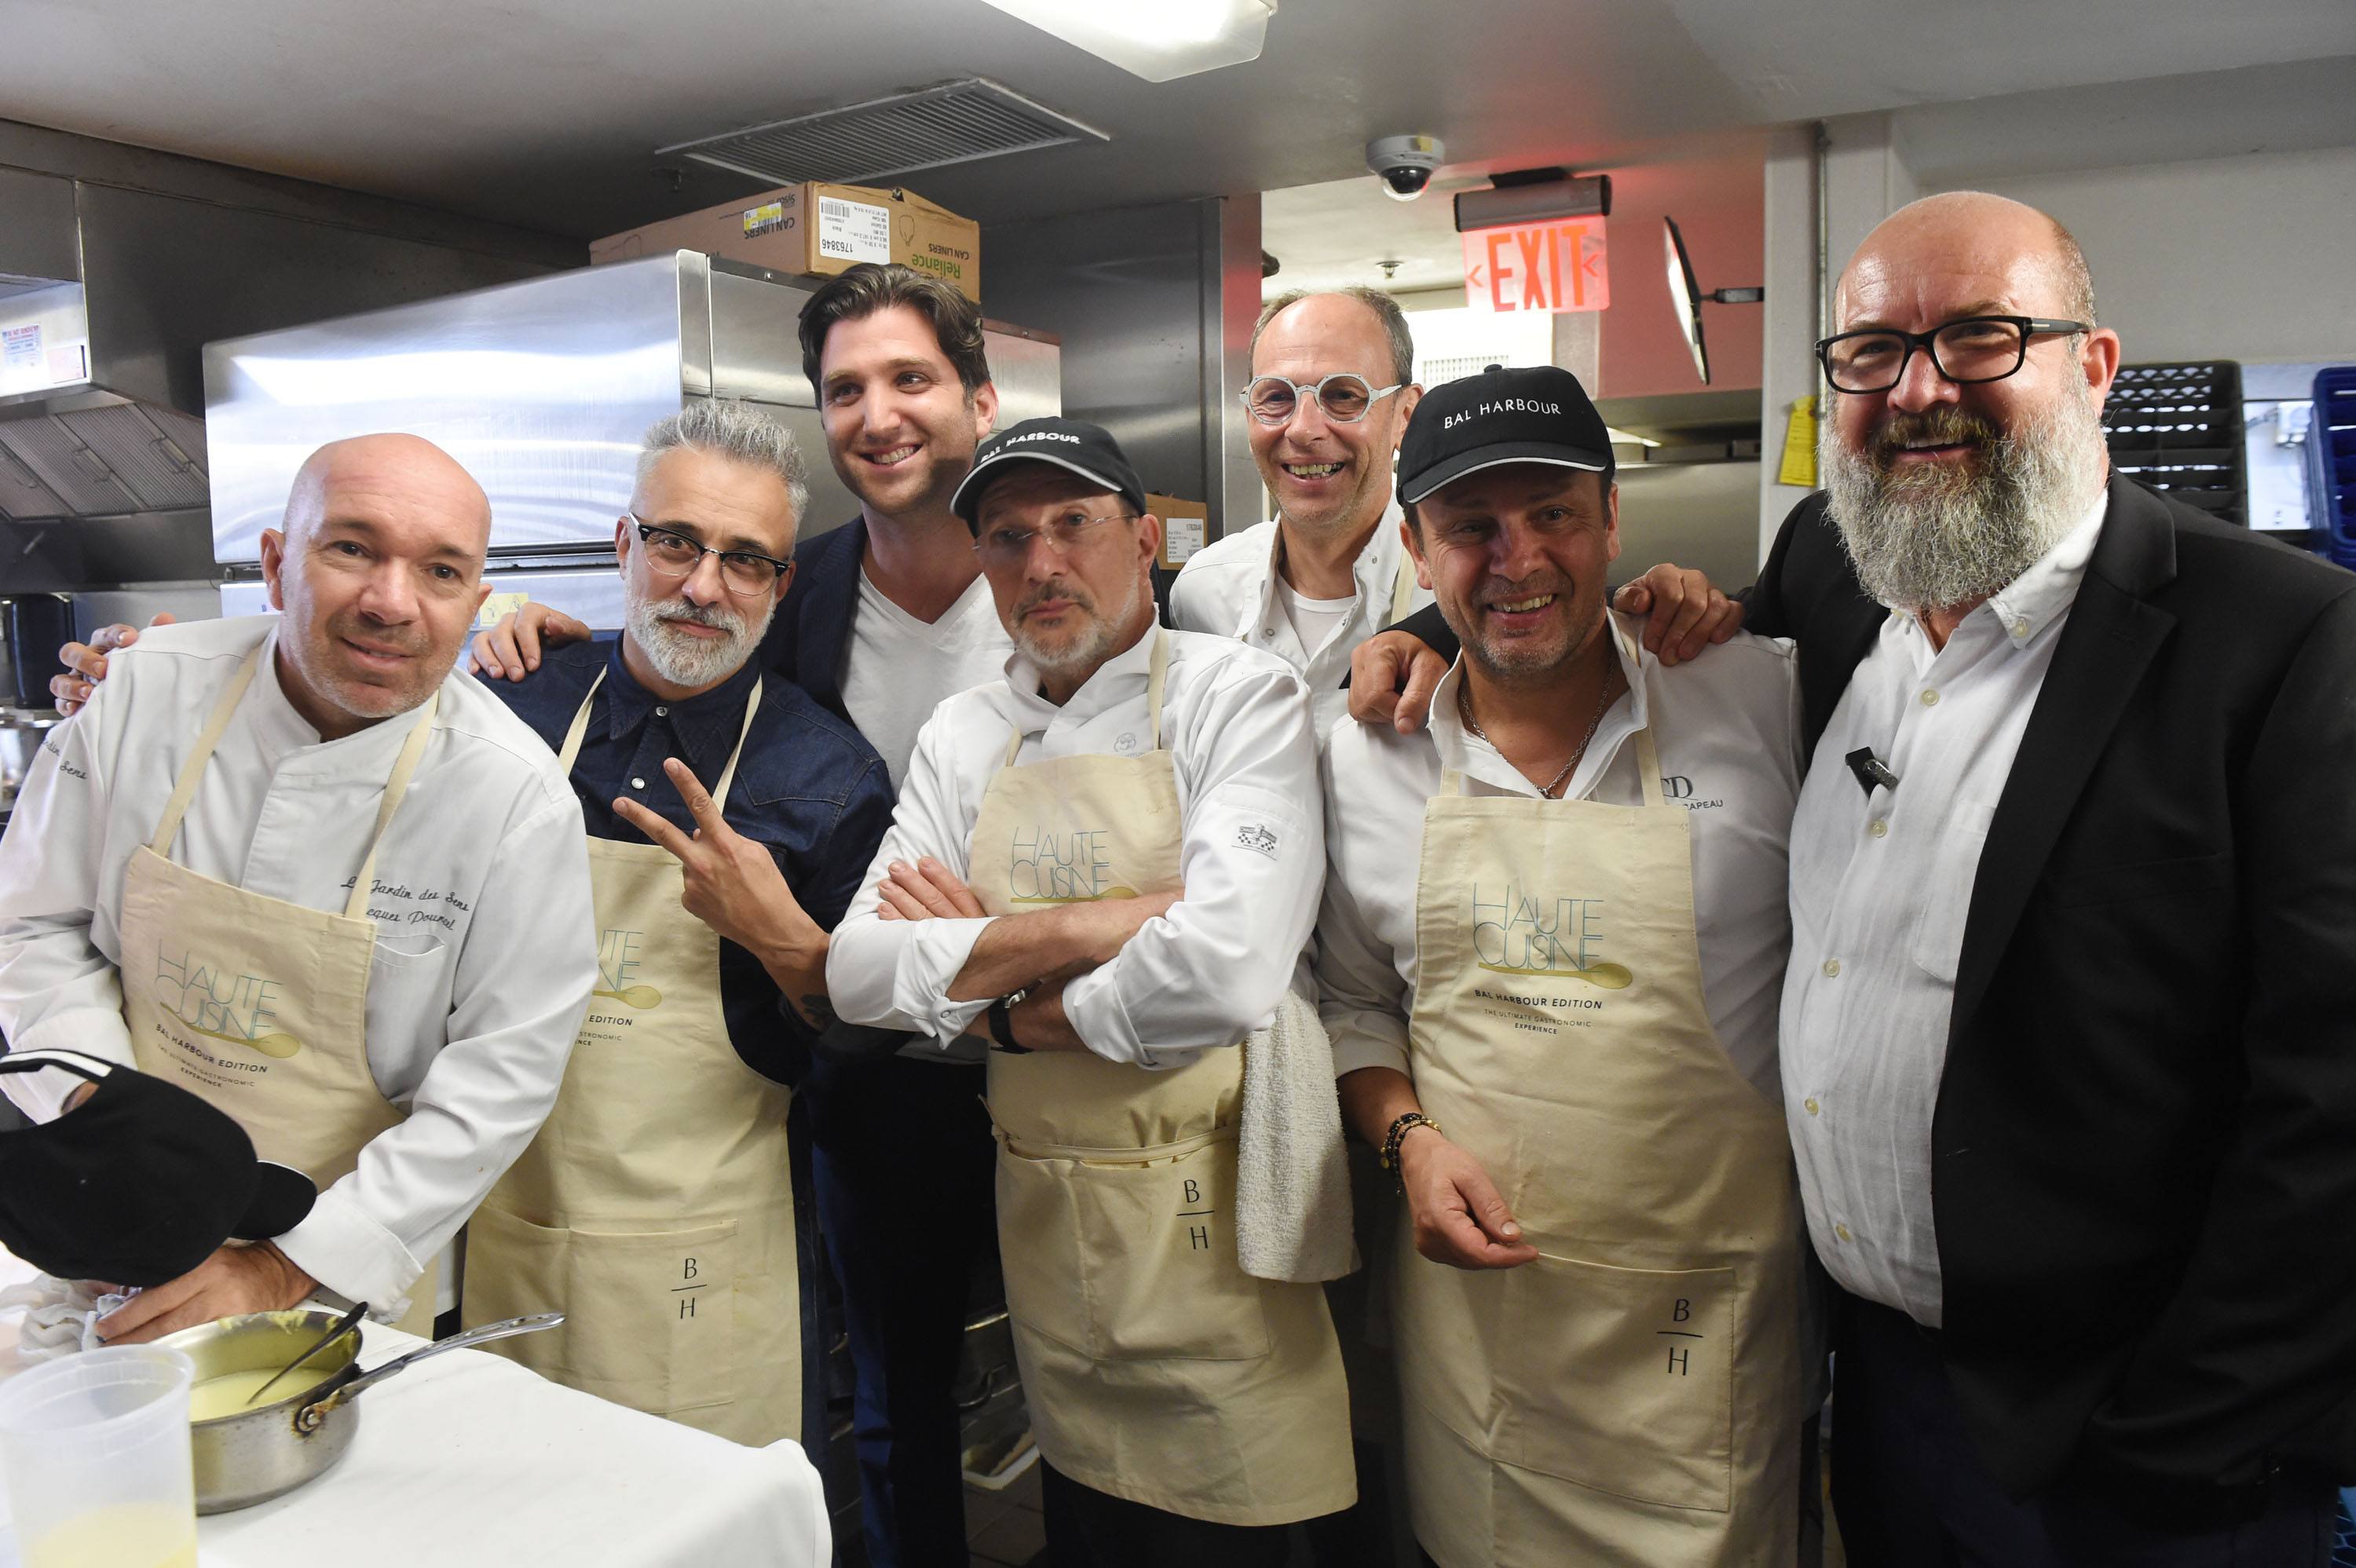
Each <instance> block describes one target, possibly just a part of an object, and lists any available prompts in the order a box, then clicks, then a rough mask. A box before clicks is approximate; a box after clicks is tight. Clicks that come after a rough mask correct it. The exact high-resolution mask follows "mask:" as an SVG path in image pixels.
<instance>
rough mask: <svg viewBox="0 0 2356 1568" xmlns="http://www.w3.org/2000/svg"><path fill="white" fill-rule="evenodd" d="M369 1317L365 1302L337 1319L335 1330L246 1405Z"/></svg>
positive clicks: (282, 1370) (276, 1375)
mask: <svg viewBox="0 0 2356 1568" xmlns="http://www.w3.org/2000/svg"><path fill="white" fill-rule="evenodd" d="M367 1316H368V1303H367V1302H365V1301H362V1302H359V1303H357V1304H356V1305H355V1306H354V1307H352V1309H351V1310H350V1311H349V1312H347V1313H345V1314H344V1315H343V1316H342V1317H339V1318H337V1319H336V1326H335V1327H334V1328H330V1329H328V1330H327V1332H326V1333H324V1334H322V1335H320V1336H319V1337H318V1338H317V1339H314V1340H313V1341H312V1342H311V1348H310V1349H307V1350H305V1351H304V1352H303V1353H302V1354H301V1355H299V1356H297V1357H295V1359H294V1360H291V1361H289V1362H287V1363H286V1364H285V1365H284V1366H283V1367H281V1368H279V1369H278V1371H276V1372H275V1373H273V1375H272V1376H271V1379H270V1381H268V1382H266V1383H264V1384H262V1386H261V1387H260V1388H258V1389H255V1390H254V1391H253V1392H252V1393H250V1394H247V1395H246V1396H245V1403H247V1404H249V1405H250V1404H252V1403H253V1402H254V1401H255V1400H257V1399H260V1398H261V1397H262V1395H263V1394H265V1393H268V1392H270V1391H271V1390H272V1389H273V1388H276V1387H277V1386H278V1380H279V1379H280V1378H283V1377H284V1376H285V1375H286V1374H287V1373H288V1372H291V1371H294V1370H295V1368H297V1367H299V1366H301V1365H302V1364H303V1363H304V1362H305V1361H307V1360H310V1359H311V1358H312V1357H314V1356H316V1355H317V1354H318V1353H319V1352H320V1351H322V1350H324V1349H327V1347H328V1346H330V1345H332V1344H334V1343H335V1342H336V1341H337V1340H338V1339H342V1338H343V1337H344V1336H345V1335H347V1334H348V1333H350V1332H351V1330H352V1325H353V1324H355V1323H357V1322H359V1320H360V1319H361V1318H363V1317H367Z"/></svg>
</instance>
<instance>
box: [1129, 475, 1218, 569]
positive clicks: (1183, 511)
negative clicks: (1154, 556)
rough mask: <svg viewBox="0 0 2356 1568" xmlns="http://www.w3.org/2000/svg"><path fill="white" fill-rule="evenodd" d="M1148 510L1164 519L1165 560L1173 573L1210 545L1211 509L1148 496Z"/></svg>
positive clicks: (1165, 563) (1167, 498)
mask: <svg viewBox="0 0 2356 1568" xmlns="http://www.w3.org/2000/svg"><path fill="white" fill-rule="evenodd" d="M1145 509H1146V510H1147V511H1149V512H1151V513H1152V514H1153V515H1154V516H1155V517H1160V518H1161V519H1162V561H1161V564H1162V566H1163V567H1164V568H1165V569H1167V570H1168V571H1177V570H1178V569H1179V568H1180V567H1182V566H1183V565H1185V564H1186V562H1187V560H1188V559H1189V558H1190V557H1192V556H1193V555H1194V552H1195V551H1196V550H1199V549H1202V548H1203V547H1204V546H1205V545H1206V544H1208V543H1210V542H1211V509H1210V508H1209V507H1206V506H1205V505H1204V504H1203V503H1202V502H1200V501H1184V500H1181V499H1179V498H1178V497H1177V496H1156V495H1152V494H1150V493H1149V494H1148V495H1147V496H1146V497H1145Z"/></svg>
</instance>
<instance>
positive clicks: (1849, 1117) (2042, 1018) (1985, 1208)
mask: <svg viewBox="0 0 2356 1568" xmlns="http://www.w3.org/2000/svg"><path fill="white" fill-rule="evenodd" d="M1836 309H1837V323H1836V325H1837V328H1838V330H1837V331H1836V332H1835V333H1834V335H1833V336H1831V337H1829V338H1827V339H1826V341H1825V342H1824V343H1822V344H1820V345H1819V346H1818V353H1819V357H1821V359H1822V361H1823V365H1824V368H1825V373H1826V379H1827V381H1828V383H1829V385H1830V392H1829V394H1828V397H1829V400H1830V402H1831V409H1830V417H1829V419H1828V420H1827V421H1826V427H1825V434H1824V458H1825V466H1826V477H1827V481H1828V485H1827V489H1828V494H1827V495H1826V496H1817V497H1812V498H1811V499H1809V500H1808V501H1806V502H1804V503H1803V504H1802V505H1801V507H1799V509H1798V510H1797V511H1795V512H1794V514H1793V516H1792V517H1791V518H1790V519H1789V520H1788V521H1787V522H1786V523H1785V525H1784V528H1783V534H1782V536H1781V537H1780V538H1779V539H1777V541H1776V544H1775V547H1774V550H1773V553H1772V555H1771V557H1770V558H1769V560H1768V563H1767V566H1766V570H1765V571H1764V573H1763V574H1762V577H1761V580H1760V582H1759V586H1758V588H1757V589H1756V590H1755V591H1754V592H1753V593H1752V595H1751V603H1750V623H1749V624H1750V628H1751V630H1753V631H1757V632H1763V633H1767V634H1770V635H1775V634H1783V635H1793V636H1795V637H1796V638H1797V639H1798V641H1799V645H1800V649H1801V665H1800V678H1801V690H1802V699H1803V707H1804V724H1805V731H1806V734H1807V736H1808V737H1809V738H1810V740H1811V741H1812V743H1813V747H1814V763H1813V765H1812V767H1811V769H1810V771H1809V773H1808V776H1807V779H1806V781H1805V783H1804V785H1803V787H1802V790H1801V795H1800V803H1799V807H1798V812H1797V815H1796V817H1795V820H1794V827H1793V832H1792V926H1793V944H1792V945H1793V951H1792V962H1791V967H1790V970H1789V972H1788V974H1787V976H1786V979H1785V984H1784V991H1783V1098H1784V1104H1785V1108H1786V1112H1787V1115H1788V1120H1789V1123H1790V1125H1791V1129H1792V1139H1793V1146H1794V1152H1795V1153H1796V1155H1797V1156H1798V1160H1799V1168H1800V1180H1801V1189H1802V1192H1803V1196H1804V1201H1805V1203H1806V1207H1807V1214H1808V1222H1809V1229H1810V1232H1812V1234H1813V1236H1814V1238H1815V1245H1816V1251H1817V1253H1818V1255H1819V1256H1820V1257H1821V1258H1822V1260H1823V1262H1824V1264H1825V1266H1826V1269H1827V1270H1829V1271H1830V1273H1831V1275H1832V1276H1833V1279H1834V1280H1835V1281H1836V1282H1837V1284H1838V1285H1840V1287H1841V1290H1842V1292H1843V1296H1844V1299H1843V1300H1842V1302H1841V1304H1840V1310H1839V1311H1838V1312H1837V1316H1836V1335H1835V1345H1836V1365H1837V1371H1836V1377H1835V1393H1834V1397H1835V1401H1836V1406H1835V1416H1836V1419H1835V1421H1834V1454H1833V1465H1832V1473H1833V1487H1834V1494H1833V1500H1834V1509H1835V1511H1836V1513H1837V1516H1838V1518H1839V1521H1840V1528H1841V1534H1842V1536H1843V1539H1844V1541H1846V1543H1847V1548H1848V1553H1849V1560H1850V1561H1851V1562H1852V1563H1858V1564H1860V1565H1862V1568H1872V1565H1875V1564H1915V1563H2007V1564H2013V1565H2019V1568H2043V1565H2051V1568H2062V1565H2064V1564H2068V1565H2075V1564H2080V1563H2136V1564H2160V1563H2167V1564H2176V1563H2226V1562H2241V1563H2280V1564H2292V1563H2298V1564H2307V1563H2314V1564H2321V1563H2324V1562H2325V1561H2326V1560H2327V1557H2328V1555H2329V1533H2330V1531H2329V1522H2330V1499H2331V1486H2332V1484H2333V1483H2334V1482H2335V1481H2344V1480H2346V1479H2348V1478H2350V1477H2351V1475H2356V1436H2351V1434H2356V1423H2351V1416H2356V1312H2351V1310H2350V1308H2349V1301H2350V1299H2351V1295H2356V1254H2351V1250H2350V1249H2349V1248H2347V1247H2345V1246H2341V1245H2339V1244H2337V1242H2336V1241H2335V1242H2334V1243H2330V1244H2327V1245H2321V1246H2319V1245H2318V1244H2317V1242H2318V1239H2319V1238H2323V1237H2331V1238H2345V1237H2347V1236H2349V1235H2351V1234H2356V961H2351V946H2356V811H2351V809H2350V807H2349V804H2348V801H2347V798H2346V790H2347V784H2348V781H2349V780H2350V778H2351V776H2356V701H2351V697H2350V692H2351V680H2356V578H2351V577H2350V576H2349V575H2348V574H2347V573H2345V572H2341V571H2336V570H2334V569H2333V568H2330V567H2328V566H2325V565H2323V564H2322V563H2320V562H2319V561H2317V560H2313V559H2312V558H2310V557H2307V556H2303V555H2299V554H2297V553H2296V552H2294V551H2291V550H2288V549H2282V548H2280V547H2279V546H2276V545H2275V544H2273V543H2270V542H2267V541H2265V540H2261V539H2255V538H2254V537H2252V536H2251V535H2250V534H2248V533H2246V532H2245V531H2244V530H2242V529H2240V528H2231V527H2224V526H2221V525H2219V524H2217V523H2216V522H2213V521H2211V520H2210V519H2209V518H2207V517H2203V516H2201V514H2199V513H2197V512H2194V511H2192V510H2191V509H2190V508H2188V507H2182V506H2180V505H2178V504H2177V503H2175V502H2173V501H2170V500H2169V499H2167V498H2165V497H2163V496H2159V495H2158V494H2155V493H2154V492H2152V491H2150V490H2148V489H2146V488H2145V487H2144V486H2142V485H2138V484H2136V483H2135V482H2134V481H2132V480H2128V479H2125V478H2120V477H2117V476H2115V475H2108V476H2107V478H2106V475H2107V470H2108V459H2107V456H2106V453H2105V450H2104V442H2103V435H2102V429H2101V425H2100V422H2099V414H2100V411H2101V407H2102V402H2103V398H2104V394H2105V393H2106V392H2107V391H2108V390H2109V389H2110V384H2111V379H2112V376H2113V375H2114V374H2115V371H2116V369H2117V368H2118V363H2119V352H2120V350H2119V341H2118V337H2117V336H2116V335H2115V333H2112V332H2110V331H2108V330H2106V329H2104V328H2103V327H2100V326H2098V325H2094V323H2095V319H2096V318H2095V314H2094V288H2093V283H2092V280H2091V278H2090V277H2089V274H2088V272H2087V268H2086V262H2085V259H2084V257H2083V255H2082V254H2081V253H2080V251H2079V250H2078V247H2077V245H2076V243H2075V242H2074V241H2072V240H2071V238H2070V236H2069V235H2068V234H2067V233H2066V232H2064V231H2063V230H2062V229H2061V226H2060V225H2059V224H2057V223H2055V222H2054V221H2053V220H2052V219H2050V218H2048V217H2046V216H2045V215H2043V214H2041V213H2040V212H2037V211H2035V210H2033V209H2032V208H2027V207H2023V206H2020V205H2019V204H2018V203H2015V202H2010V201H2006V200H2002V199H2000V198H1998V197H1990V196H1982V195H1976V194H1970V193H1957V194H1953V195H1947V196H1939V197H1928V198H1926V199H1924V200H1922V201H1919V202H1916V203H1914V204H1912V206H1909V207H1906V208H1901V210H1900V211H1899V212H1897V213H1896V214H1894V215H1893V216H1892V217H1890V219H1888V220H1887V221H1886V222H1884V223H1883V224H1882V225H1881V226H1880V227H1879V229H1875V230H1874V231H1873V233H1872V234H1871V235H1869V237H1868V238H1867V240H1866V241H1865V243H1864V245H1863V246H1862V247H1860V248H1859V250H1858V253H1857V255H1856V257H1855V258H1854V259H1853V260H1852V261H1850V262H1849V265H1848V269H1847V272H1845V273H1844V274H1843V275H1842V278H1841V283H1840V288H1839V292H1838V294H1837V298H1836Z"/></svg>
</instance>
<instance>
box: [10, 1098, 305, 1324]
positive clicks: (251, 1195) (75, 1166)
mask: <svg viewBox="0 0 2356 1568" xmlns="http://www.w3.org/2000/svg"><path fill="white" fill-rule="evenodd" d="M43 1068H56V1069H59V1070H60V1071H63V1072H71V1073H74V1074H75V1075H77V1076H79V1077H81V1078H86V1079H88V1080H90V1081H91V1083H95V1084H97V1085H98V1087H97V1088H96V1089H95V1090H94V1091H93V1092H92V1093H91V1096H90V1098H89V1099H87V1100H84V1101H83V1102H82V1103H81V1104H80V1105H79V1106H77V1107H76V1108H75V1109H73V1110H71V1111H69V1112H67V1113H66V1114H65V1115H61V1116H59V1117H58V1118H57V1119H56V1120H54V1121H49V1122H42V1123H38V1124H37V1125H32V1126H27V1127H19V1128H16V1129H15V1130H14V1131H9V1132H0V1246H5V1247H6V1248H7V1249H8V1251H10V1252H11V1253H15V1254H16V1256H18V1257H20V1258H22V1259H24V1260H25V1261H26V1262H27V1263H28V1264H32V1265H33V1266H34V1267H36V1268H37V1269H39V1270H41V1271H42V1272H43V1273H45V1274H51V1275H57V1276H58V1277H59V1279H89V1280H100V1281H103V1282H105V1283H107V1284H111V1285H161V1284H163V1283H164V1282H165V1281H166V1280H169V1279H177V1278H178V1277H179V1276H180V1275H184V1274H186V1273H187V1272H188V1271H189V1270H190V1269H192V1268H194V1267H196V1266H197V1265H198V1264H200V1263H202V1262H204V1261H205V1259H206V1258H208V1257H209V1256H211V1255H212V1253H213V1250H214V1249H215V1248H216V1247H219V1246H220V1244H221V1243H223V1242H225V1241H229V1240H230V1239H231V1238H235V1239H237V1240H240V1241H249V1242H254V1241H262V1240H264V1239H265V1238H268V1237H271V1236H276V1235H283V1234H284V1233H285V1232H288V1231H291V1230H293V1229H294V1228H295V1225H296V1224H297V1223H298V1222H300V1221H301V1220H302V1219H303V1217H304V1216H305V1215H306V1214H308V1213H309V1212H310V1211H311V1205H312V1203H313V1201H314V1200H316V1199H317V1197H318V1189H316V1187H314V1186H313V1185H312V1183H311V1179H310V1178H309V1177H307V1176H305V1175H304V1174H303V1173H302V1172H301V1171H299V1170H295V1169H294V1168H291V1167H288V1166H284V1165H274V1164H273V1163H271V1162H270V1161H268V1160H265V1159H262V1158H260V1157H257V1156H256V1155H255V1154H254V1152H253V1142H252V1139H250V1138H248V1137H247V1136H245V1129H244V1128H243V1127H241V1126H239V1125H237V1123H236V1122H235V1121H233V1120H231V1119H230V1116H229V1115H228V1114H227V1113H226V1112H223V1111H221V1110H220V1109H218V1108H217V1107H215V1106H213V1105H210V1104H207V1103H206V1102H205V1101H203V1100H200V1099H198V1097H197V1096H196V1095H194V1094H191V1093H188V1091H187V1090H186V1089H183V1088H181V1087H180V1086H179V1085H178V1084H177V1083H166V1082H165V1081H164V1080H163V1079H161V1078H152V1077H149V1076H148V1075H147V1074H145V1073H144V1072H134V1071H133V1070H131V1069H130V1068H128V1067H123V1066H119V1065H117V1064H115V1063H113V1062H110V1061H102V1060H101V1059H99V1058H97V1057H92V1056H84V1055H82V1054H81V1053H80V1052H79V1051H11V1052H9V1053H8V1054H7V1055H5V1056H0V1072H37V1071H39V1070H41V1069H43Z"/></svg>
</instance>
